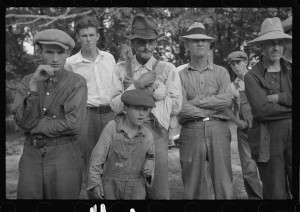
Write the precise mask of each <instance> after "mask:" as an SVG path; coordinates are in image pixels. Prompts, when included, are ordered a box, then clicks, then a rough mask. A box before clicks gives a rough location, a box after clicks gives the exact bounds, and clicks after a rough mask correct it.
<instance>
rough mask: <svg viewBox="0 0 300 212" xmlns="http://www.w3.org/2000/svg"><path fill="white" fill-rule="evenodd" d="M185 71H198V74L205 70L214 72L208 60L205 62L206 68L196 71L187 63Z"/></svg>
mask: <svg viewBox="0 0 300 212" xmlns="http://www.w3.org/2000/svg"><path fill="white" fill-rule="evenodd" d="M187 70H189V71H200V72H203V71H205V70H211V71H213V70H214V66H213V63H211V62H209V60H207V66H206V67H205V68H204V69H202V70H198V69H196V68H194V67H193V66H192V65H191V63H189V64H188V67H187Z"/></svg>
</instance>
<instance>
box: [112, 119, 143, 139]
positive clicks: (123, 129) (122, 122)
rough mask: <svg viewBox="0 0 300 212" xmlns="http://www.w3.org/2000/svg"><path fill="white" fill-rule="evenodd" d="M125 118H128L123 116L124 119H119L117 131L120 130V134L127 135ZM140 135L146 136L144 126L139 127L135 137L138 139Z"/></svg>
mask: <svg viewBox="0 0 300 212" xmlns="http://www.w3.org/2000/svg"><path fill="white" fill-rule="evenodd" d="M125 118H126V116H125V115H123V116H122V117H120V118H119V119H118V121H117V130H118V132H124V133H126V134H127V132H126V130H125V127H124V126H125V124H124V121H125ZM138 135H143V136H145V135H146V129H145V126H144V125H141V126H139V129H138V132H137V133H136V135H135V136H134V137H136V136H138Z"/></svg>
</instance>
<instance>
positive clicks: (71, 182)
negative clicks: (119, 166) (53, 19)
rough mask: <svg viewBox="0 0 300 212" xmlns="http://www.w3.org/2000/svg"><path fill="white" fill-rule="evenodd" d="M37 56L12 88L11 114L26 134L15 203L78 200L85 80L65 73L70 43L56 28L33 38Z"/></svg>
mask: <svg viewBox="0 0 300 212" xmlns="http://www.w3.org/2000/svg"><path fill="white" fill-rule="evenodd" d="M33 44H36V45H37V46H38V47H39V48H38V53H39V54H40V56H41V59H42V64H40V65H39V66H38V67H37V69H36V70H35V72H34V73H32V74H29V75H26V76H25V77H24V78H23V79H22V81H21V82H20V83H18V84H17V86H16V87H17V91H16V95H15V100H14V103H13V108H12V113H13V114H14V118H15V121H16V124H17V125H18V126H19V127H21V128H22V129H24V130H25V136H26V139H25V142H24V149H23V153H22V156H21V158H20V162H19V179H18V189H17V198H18V199H78V198H79V194H80V190H81V184H82V171H83V160H82V155H81V153H80V150H79V144H78V141H77V139H78V136H79V135H80V133H81V128H82V125H83V120H84V118H85V108H86V99H87V87H86V81H85V79H84V78H83V77H81V76H80V75H78V74H75V73H72V72H69V71H67V70H65V69H64V65H65V62H66V59H67V57H69V56H70V53H71V51H72V48H74V46H75V42H74V40H73V39H72V38H71V37H70V36H69V35H68V34H67V33H65V32H63V31H61V30H58V29H47V30H44V31H41V32H39V33H37V34H36V35H35V36H34V39H33Z"/></svg>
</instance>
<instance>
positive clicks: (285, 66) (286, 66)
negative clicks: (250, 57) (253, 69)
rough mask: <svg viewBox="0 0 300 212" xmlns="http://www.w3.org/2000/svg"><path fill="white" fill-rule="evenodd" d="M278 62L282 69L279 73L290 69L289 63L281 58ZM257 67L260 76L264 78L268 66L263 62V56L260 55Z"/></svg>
mask: <svg viewBox="0 0 300 212" xmlns="http://www.w3.org/2000/svg"><path fill="white" fill-rule="evenodd" d="M279 61H280V66H281V68H282V69H281V71H285V70H286V69H289V68H291V66H290V63H289V62H288V61H287V60H286V59H284V58H283V57H281V58H280V60H279ZM258 67H259V71H260V73H261V75H263V76H264V75H265V73H266V71H267V68H268V66H267V64H266V63H265V62H264V61H263V55H261V56H260V58H259V62H258Z"/></svg>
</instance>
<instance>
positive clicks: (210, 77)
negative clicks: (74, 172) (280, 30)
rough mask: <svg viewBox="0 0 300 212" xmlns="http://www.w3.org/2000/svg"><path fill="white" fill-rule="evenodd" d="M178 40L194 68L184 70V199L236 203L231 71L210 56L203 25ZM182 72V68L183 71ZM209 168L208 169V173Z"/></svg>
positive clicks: (211, 41)
mask: <svg viewBox="0 0 300 212" xmlns="http://www.w3.org/2000/svg"><path fill="white" fill-rule="evenodd" d="M179 39H180V40H181V41H183V42H184V46H185V48H186V49H187V51H188V52H189V54H190V59H191V61H190V63H188V64H185V65H182V66H180V68H181V70H180V72H179V75H180V78H181V83H182V96H183V102H182V110H181V112H180V113H179V123H180V124H181V125H182V127H181V131H180V137H179V153H180V164H181V169H182V182H183V186H184V192H183V197H184V199H211V198H213V195H212V194H211V193H212V191H211V188H210V186H209V183H208V182H209V179H207V176H209V175H208V173H209V174H210V175H211V178H212V180H211V181H212V187H213V191H214V198H216V199H231V198H232V197H233V186H232V169H231V154H230V141H231V134H230V129H229V127H228V125H227V123H226V121H227V120H228V119H229V117H228V116H226V115H225V114H224V112H223V111H224V109H225V108H226V107H228V106H230V105H231V88H230V78H229V73H228V71H227V70H226V69H225V68H224V67H221V66H218V65H215V64H213V63H212V62H211V61H210V60H209V57H208V52H209V50H210V48H212V46H213V44H214V38H212V37H210V36H208V35H207V33H206V29H205V27H204V26H203V24H202V23H199V22H195V23H193V24H192V25H191V26H190V27H189V28H188V30H187V31H186V33H185V34H184V35H183V36H180V37H179ZM178 69H179V68H178ZM207 163H209V169H208V168H207V167H206V165H207Z"/></svg>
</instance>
